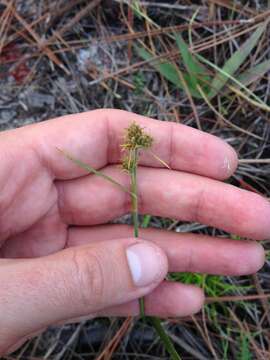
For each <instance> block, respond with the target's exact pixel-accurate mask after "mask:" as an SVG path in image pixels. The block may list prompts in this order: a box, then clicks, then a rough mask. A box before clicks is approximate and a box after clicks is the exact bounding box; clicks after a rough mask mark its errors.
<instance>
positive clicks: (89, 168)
mask: <svg viewBox="0 0 270 360" xmlns="http://www.w3.org/2000/svg"><path fill="white" fill-rule="evenodd" d="M57 150H58V151H59V152H60V153H62V154H63V155H64V156H65V157H66V158H67V159H69V160H71V161H72V162H74V164H76V165H78V166H79V167H80V168H82V169H84V170H86V171H87V172H89V173H90V174H95V175H97V176H100V177H102V178H103V179H105V180H108V181H109V182H111V183H112V184H114V185H116V186H117V187H119V188H120V189H121V190H122V191H125V192H127V193H129V194H130V195H132V196H133V197H134V196H135V194H133V192H131V191H129V189H127V188H126V187H125V186H123V185H121V184H120V183H118V182H117V181H115V180H114V179H113V178H111V177H110V176H108V175H106V174H104V173H103V172H101V171H98V170H96V169H94V168H93V167H92V166H91V165H89V164H86V163H84V162H82V161H81V160H78V159H76V158H74V157H73V156H72V155H70V154H69V153H68V152H66V151H64V150H62V149H58V148H57Z"/></svg>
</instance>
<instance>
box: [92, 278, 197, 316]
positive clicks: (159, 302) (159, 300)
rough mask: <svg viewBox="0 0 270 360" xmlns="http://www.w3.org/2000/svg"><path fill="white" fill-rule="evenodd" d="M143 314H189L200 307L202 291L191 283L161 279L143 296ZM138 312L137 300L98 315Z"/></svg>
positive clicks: (133, 314)
mask: <svg viewBox="0 0 270 360" xmlns="http://www.w3.org/2000/svg"><path fill="white" fill-rule="evenodd" d="M144 304H145V314H146V315H148V316H158V317H164V318H166V317H183V316H190V315H193V314H195V313H197V312H198V311H200V309H201V308H202V306H203V304H204V294H203V291H202V290H201V289H200V288H198V287H196V286H193V285H185V284H181V283H176V282H169V281H163V282H162V283H161V284H160V285H159V286H158V287H157V288H156V289H155V290H153V291H152V292H151V293H150V294H148V295H147V296H145V297H144ZM139 314H140V307H139V301H138V300H133V301H130V302H129V303H126V304H123V305H118V306H114V307H111V308H108V309H105V310H102V311H101V312H99V313H98V314H97V315H98V316H137V315H139Z"/></svg>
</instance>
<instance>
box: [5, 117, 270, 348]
mask: <svg viewBox="0 0 270 360" xmlns="http://www.w3.org/2000/svg"><path fill="white" fill-rule="evenodd" d="M131 121H136V122H137V123H139V124H140V125H142V126H144V127H145V128H146V130H147V132H148V133H150V134H151V135H152V136H153V138H154V145H153V152H154V153H155V154H156V155H158V156H159V157H160V158H161V159H162V160H164V161H165V162H167V163H168V164H169V165H170V167H171V168H172V170H168V169H164V168H161V166H162V165H161V164H160V163H159V162H158V161H157V160H155V159H154V158H153V157H152V156H151V155H150V154H149V153H147V152H144V153H143V154H142V156H141V161H140V164H141V167H140V168H139V175H138V191H139V203H140V209H139V211H140V213H149V214H152V215H157V216H163V217H169V218H175V219H180V220H186V221H197V222H200V223H203V224H207V225H211V226H214V227H218V228H221V229H223V230H225V231H228V232H230V233H234V234H238V235H241V236H242V237H247V238H251V239H264V238H267V237H268V236H269V234H270V225H269V218H270V206H269V204H268V202H267V201H266V200H265V199H263V198H262V197H260V196H258V195H256V194H254V193H250V192H247V191H245V190H240V189H238V188H236V187H233V186H231V185H228V184H224V183H222V182H220V181H219V180H223V179H225V178H227V177H228V176H230V175H231V174H232V173H233V172H234V170H235V168H236V166H237V157H236V154H235V152H234V151H233V149H232V148H231V147H230V146H228V145H227V144H226V143H224V142H223V141H221V140H220V139H218V138H216V137H214V136H211V135H209V134H206V133H202V132H199V131H197V130H195V129H192V128H189V127H186V126H183V125H179V124H175V123H166V122H158V121H153V120H151V119H148V118H145V117H142V116H139V115H135V114H131V113H127V112H124V111H119V110H96V111H92V112H87V113H83V114H77V115H70V116H65V117H63V118H58V119H54V120H50V121H47V122H43V123H40V124H36V125H31V126H27V127H24V128H21V129H16V130H12V131H7V132H3V133H1V134H0V186H1V189H2V190H1V194H0V244H1V247H0V255H1V260H0V284H1V287H0V323H1V328H0V354H4V353H6V352H7V351H11V350H14V349H16V348H17V347H18V346H19V345H20V344H21V343H23V342H24V341H25V340H26V339H27V338H29V337H31V336H33V335H34V334H35V333H36V332H39V331H42V330H43V329H45V328H46V327H47V326H48V325H51V324H57V323H64V322H69V321H73V320H77V319H80V318H82V317H83V318H84V317H86V318H88V317H90V316H95V315H99V316H101V315H106V316H110V315H119V316H125V315H138V314H139V305H138V300H137V299H138V298H140V297H142V296H145V308H146V314H148V315H157V316H184V315H189V314H192V313H194V312H196V311H198V310H199V309H200V307H201V306H202V305H203V293H202V291H201V290H200V289H198V288H196V287H194V286H188V285H183V284H179V283H169V282H166V281H164V280H163V279H164V277H165V275H166V273H167V271H168V270H169V271H179V272H182V271H185V272H186V271H187V272H202V273H210V274H221V275H244V274H249V273H253V272H256V271H257V270H258V269H259V268H260V267H261V266H262V265H263V262H264V251H263V248H262V247H261V245H259V244H258V243H256V242H252V241H250V240H249V241H247V240H241V241H236V240H230V239H225V238H223V239H221V238H220V239H218V238H214V237H213V238H211V237H208V236H201V235H197V234H176V233H174V232H168V231H162V230H157V229H141V230H140V236H141V239H134V238H133V237H132V228H130V227H128V226H126V225H108V224H107V225H105V224H106V223H107V222H109V221H110V220H112V219H114V218H115V217H118V216H120V215H123V214H125V213H127V212H129V211H130V202H129V196H128V194H126V193H124V192H123V191H121V190H120V189H119V188H118V187H116V186H115V185H113V184H111V183H110V182H108V181H106V180H105V179H103V178H101V177H98V176H96V175H94V174H91V175H89V174H86V173H85V171H84V170H82V169H81V168H80V167H78V166H77V165H76V164H74V163H72V162H71V161H70V160H68V159H66V158H65V157H64V156H63V155H61V154H60V153H59V152H58V151H57V149H56V147H58V148H60V149H63V150H66V151H68V152H69V153H70V154H72V155H73V156H74V157H76V158H78V159H80V160H81V161H83V162H86V163H89V164H90V165H91V166H92V167H94V168H96V169H102V172H104V173H106V174H108V175H110V176H111V177H113V178H114V179H116V180H117V181H118V182H120V183H122V184H123V185H125V186H128V185H129V178H128V176H127V175H126V174H125V173H123V172H122V171H121V169H120V167H119V165H118V163H119V161H120V158H121V151H120V147H119V144H120V143H121V141H122V136H123V129H124V128H126V127H127V126H128V123H130V122H131ZM127 254H128V255H127Z"/></svg>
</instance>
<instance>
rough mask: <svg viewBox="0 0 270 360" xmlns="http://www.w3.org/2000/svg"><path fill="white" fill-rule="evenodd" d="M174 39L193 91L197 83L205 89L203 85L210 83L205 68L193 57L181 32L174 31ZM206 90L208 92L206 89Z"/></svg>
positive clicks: (195, 89) (195, 90)
mask: <svg viewBox="0 0 270 360" xmlns="http://www.w3.org/2000/svg"><path fill="white" fill-rule="evenodd" d="M175 40H176V43H177V46H178V49H179V51H180V54H181V56H182V59H183V62H184V65H185V68H186V70H187V72H188V74H189V78H190V84H191V85H192V88H193V91H194V92H197V84H200V85H201V86H202V87H203V88H204V89H205V85H206V84H209V83H210V77H209V76H207V75H206V73H207V70H206V68H205V67H204V66H202V65H201V64H200V63H199V61H198V59H195V58H194V55H193V54H192V53H191V52H190V51H189V47H188V45H187V44H186V43H185V41H184V39H183V38H182V36H181V34H177V33H175ZM205 90H206V89H205ZM206 91H207V92H208V90H206Z"/></svg>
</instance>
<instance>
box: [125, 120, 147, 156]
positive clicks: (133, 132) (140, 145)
mask: <svg viewBox="0 0 270 360" xmlns="http://www.w3.org/2000/svg"><path fill="white" fill-rule="evenodd" d="M152 144H153V138H152V136H150V135H148V134H146V133H145V132H144V130H143V128H142V127H141V126H140V125H138V124H136V123H135V122H133V123H131V125H130V126H129V127H128V128H127V129H126V133H125V138H124V144H123V145H122V147H123V149H125V150H135V149H149V148H150V147H151V146H152Z"/></svg>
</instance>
